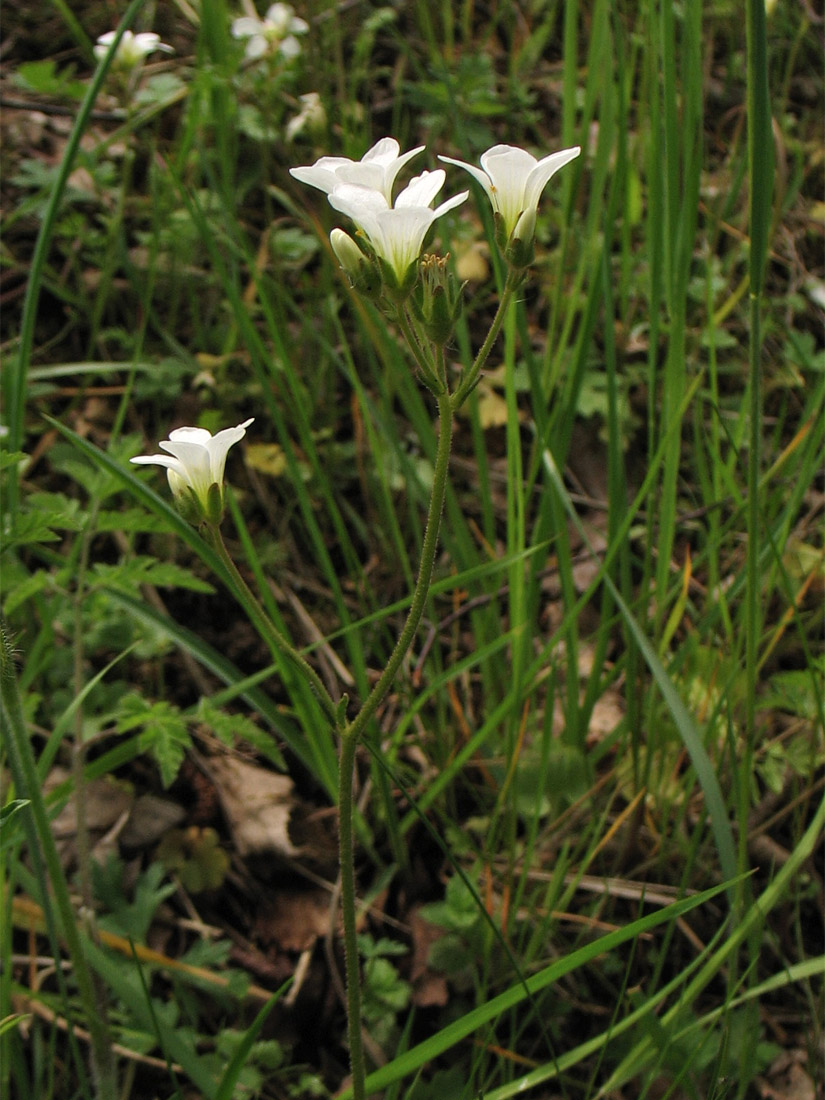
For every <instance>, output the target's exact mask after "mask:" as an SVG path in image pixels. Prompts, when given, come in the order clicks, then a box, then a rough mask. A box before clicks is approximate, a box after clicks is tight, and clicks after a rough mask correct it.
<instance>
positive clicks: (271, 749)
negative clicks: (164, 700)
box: [194, 697, 286, 771]
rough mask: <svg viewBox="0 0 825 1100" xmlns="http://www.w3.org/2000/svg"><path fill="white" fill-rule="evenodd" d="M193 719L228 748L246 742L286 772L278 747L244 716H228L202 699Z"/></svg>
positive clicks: (209, 701) (284, 762)
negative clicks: (208, 729)
mask: <svg viewBox="0 0 825 1100" xmlns="http://www.w3.org/2000/svg"><path fill="white" fill-rule="evenodd" d="M194 717H195V718H196V720H197V721H198V722H202V723H203V724H204V725H205V726H209V728H210V729H211V731H212V732H213V733H214V734H215V736H216V737H218V738H219V739H220V740H221V741H222V742H223V743H224V745H227V746H229V748H234V746H235V745H236V744H237V743H238V741H248V742H249V744H250V745H252V747H253V748H255V749H258V751H259V752H261V754H262V755H264V756H266V758H267V760H269V761H270V762H271V763H273V764H275V766H276V767H279V768H281V769H282V770H283V771H286V761H285V760H284V758H283V755H282V754H281V751H280V749H279V748H278V746H277V745H276V744H275V742H274V741H273V740H272V738H271V737H270V736H269V734H267V733H266V732H265V731H264V730H262V729H261V728H260V726H258V725H257V724H256V723H255V722H253V721H252V719H251V718H247V717H246V715H243V714H228V713H227V712H226V711H224V710H221V709H220V708H219V707H216V706H215V705H214V704H213V703H212V701H211V700H210V699H207V698H205V697H202V698H201V699H200V700H199V702H198V706H197V709H196V710H195V715H194Z"/></svg>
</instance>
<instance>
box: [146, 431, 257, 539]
mask: <svg viewBox="0 0 825 1100" xmlns="http://www.w3.org/2000/svg"><path fill="white" fill-rule="evenodd" d="M253 420H254V417H251V418H250V419H249V420H245V421H244V422H243V424H238V425H237V427H235V428H224V430H223V431H222V432H218V433H217V435H212V433H211V432H208V431H207V430H206V429H205V428H175V430H174V431H172V432H170V433H169V438H168V439H165V440H164V441H163V442H162V443H161V444H160V447H161V448H162V449H163V450H164V451H167V452H168V454H165V455H138V456H137V457H136V458H132V459H130V461H131V462H134V463H135V464H136V465H140V466H165V467H166V475H167V477H168V479H169V487H170V489H171V490H172V492H173V493H174V495H175V497H176V499H178V500H179V501H180V502H181V504H183V505H184V507H185V508H186V509H187V510H188V511H189V512H190V514H191V513H194V514H195V515H196V516H197V518H198V519H206V520H209V521H211V522H219V520H220V517H221V513H222V512H223V474H224V468H225V467H226V456H227V454H228V453H229V448H230V447H232V446H234V445H235V444H236V443H237V442H239V440H241V439H243V437H244V436H245V435H246V429H247V428H248V427H249V425H250V424H251V423H252V422H253ZM213 486H214V487H215V489H216V490H217V492H216V491H215V490H213ZM190 506H193V507H190Z"/></svg>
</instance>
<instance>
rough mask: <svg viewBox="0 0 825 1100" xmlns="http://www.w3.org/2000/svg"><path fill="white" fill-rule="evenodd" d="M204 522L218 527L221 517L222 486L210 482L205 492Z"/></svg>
mask: <svg viewBox="0 0 825 1100" xmlns="http://www.w3.org/2000/svg"><path fill="white" fill-rule="evenodd" d="M204 515H205V517H206V522H207V523H211V524H212V525H213V526H214V527H219V526H220V522H221V520H222V519H223V486H222V485H218V484H217V482H214V481H213V482H212V484H211V485H210V486H209V489H208V491H207V494H206V507H205V509H204Z"/></svg>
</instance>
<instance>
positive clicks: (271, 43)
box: [232, 4, 309, 60]
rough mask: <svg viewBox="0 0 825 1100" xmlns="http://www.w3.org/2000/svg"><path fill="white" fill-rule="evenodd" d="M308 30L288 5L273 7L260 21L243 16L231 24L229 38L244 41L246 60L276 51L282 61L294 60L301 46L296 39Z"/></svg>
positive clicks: (256, 18)
mask: <svg viewBox="0 0 825 1100" xmlns="http://www.w3.org/2000/svg"><path fill="white" fill-rule="evenodd" d="M308 30H309V23H307V21H306V20H305V19H301V18H300V16H297V15H296V14H295V10H294V8H293V7H292V6H291V5H290V4H273V5H272V6H271V7H270V8H269V9H268V10H267V13H266V15H265V16H264V18H263V19H258V17H257V16H255V15H242V16H241V17H240V18H239V19H234V20H233V21H232V37H233V38H246V39H247V43H246V56H247V57H248V58H250V60H253V59H255V58H257V57H263V56H264V54H267V53H269V52H270V50H277V52H278V53H280V54H281V55H282V56H283V57H285V58H293V57H297V56H298V54H299V53H300V52H301V43H300V42H299V41H298V39H297V38H296V37H295V36H296V35H297V34H306V32H307V31H308Z"/></svg>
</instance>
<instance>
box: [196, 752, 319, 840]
mask: <svg viewBox="0 0 825 1100" xmlns="http://www.w3.org/2000/svg"><path fill="white" fill-rule="evenodd" d="M209 771H210V773H211V775H212V778H213V780H214V782H215V786H216V787H217V791H218V798H219V799H220V803H221V807H222V808H223V812H224V815H225V816H226V820H227V823H228V824H229V831H230V832H231V834H232V840H233V841H234V844H235V848H236V849H237V851H238V854H239V855H241V856H250V855H260V854H262V853H264V852H266V853H272V852H275V853H277V854H278V855H281V856H286V857H288V858H295V857H296V856H298V855H300V849H299V848H296V847H295V845H294V844H293V843H292V841H291V840H290V839H289V819H290V815H291V813H292V808H293V806H294V801H295V800H294V796H293V783H292V780H291V779H290V778H289V777H288V776H286V775H278V773H277V772H272V771H268V770H267V769H265V768H259V767H256V766H255V765H254V764H247V763H245V762H244V761H242V760H236V759H234V757H231V756H220V757H215V758H214V759H212V760H210V762H209Z"/></svg>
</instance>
